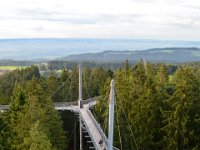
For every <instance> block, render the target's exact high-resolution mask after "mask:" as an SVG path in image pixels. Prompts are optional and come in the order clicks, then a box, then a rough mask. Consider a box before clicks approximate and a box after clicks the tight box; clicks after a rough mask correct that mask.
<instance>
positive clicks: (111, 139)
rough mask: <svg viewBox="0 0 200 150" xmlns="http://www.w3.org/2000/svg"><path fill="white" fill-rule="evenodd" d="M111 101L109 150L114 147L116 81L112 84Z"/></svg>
mask: <svg viewBox="0 0 200 150" xmlns="http://www.w3.org/2000/svg"><path fill="white" fill-rule="evenodd" d="M110 86H111V87H110V103H109V129H108V150H112V149H113V127H114V103H115V91H114V87H115V82H114V80H112V81H111V84H110Z"/></svg>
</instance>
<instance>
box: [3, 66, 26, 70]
mask: <svg viewBox="0 0 200 150" xmlns="http://www.w3.org/2000/svg"><path fill="white" fill-rule="evenodd" d="M26 67H27V66H0V70H15V69H19V68H26Z"/></svg>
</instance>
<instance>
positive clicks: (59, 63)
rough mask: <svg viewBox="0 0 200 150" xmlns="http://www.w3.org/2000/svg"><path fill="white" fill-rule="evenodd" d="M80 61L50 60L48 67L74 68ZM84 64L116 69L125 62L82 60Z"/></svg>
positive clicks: (53, 68)
mask: <svg viewBox="0 0 200 150" xmlns="http://www.w3.org/2000/svg"><path fill="white" fill-rule="evenodd" d="M79 63H80V62H78V61H61V60H59V61H49V62H48V69H49V70H62V69H65V68H67V69H69V70H71V69H73V68H74V67H76V66H77V65H78V64H79ZM82 64H83V66H87V67H90V68H98V67H103V68H105V69H112V70H115V69H117V68H119V67H123V64H124V63H123V62H113V63H104V62H102V63H100V62H99V63H97V62H82Z"/></svg>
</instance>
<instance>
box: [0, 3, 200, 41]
mask: <svg viewBox="0 0 200 150" xmlns="http://www.w3.org/2000/svg"><path fill="white" fill-rule="evenodd" d="M198 8H200V2H199V1H198V0H6V1H5V0H0V38H17V37H23V38H24V37H29V38H31V37H75V38H76V37H78V38H79V37H89V38H98V37H99V38H104V37H105V38H113V37H115V38H157V39H160V38H162V39H190V40H198V39H199V37H198V35H200V21H199V20H200V9H198Z"/></svg>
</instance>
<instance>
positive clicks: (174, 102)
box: [164, 67, 200, 150]
mask: <svg viewBox="0 0 200 150" xmlns="http://www.w3.org/2000/svg"><path fill="white" fill-rule="evenodd" d="M174 80H175V81H174V82H175V86H176V90H175V92H174V94H173V95H172V97H171V98H170V99H169V102H168V103H170V106H171V109H170V110H168V111H165V113H164V116H165V121H164V122H165V123H166V126H165V127H164V130H165V133H166V136H165V138H164V142H165V144H166V145H165V146H166V149H175V150H184V149H185V150H186V149H193V150H197V149H200V136H199V135H200V121H199V119H200V111H199V110H200V100H199V98H200V95H199V93H200V83H199V80H198V78H197V76H196V75H195V74H194V71H193V70H192V69H191V68H188V67H183V68H180V69H178V70H177V72H176V75H175V78H174Z"/></svg>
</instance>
